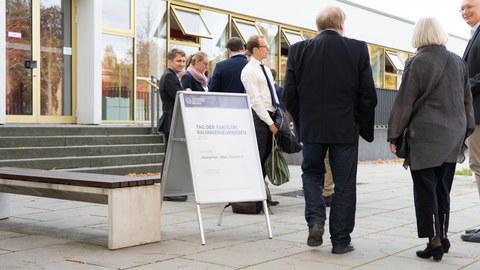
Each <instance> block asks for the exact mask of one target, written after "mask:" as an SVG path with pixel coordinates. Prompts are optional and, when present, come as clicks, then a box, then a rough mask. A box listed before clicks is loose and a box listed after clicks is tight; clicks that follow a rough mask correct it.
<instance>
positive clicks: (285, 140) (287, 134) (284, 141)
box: [275, 108, 302, 154]
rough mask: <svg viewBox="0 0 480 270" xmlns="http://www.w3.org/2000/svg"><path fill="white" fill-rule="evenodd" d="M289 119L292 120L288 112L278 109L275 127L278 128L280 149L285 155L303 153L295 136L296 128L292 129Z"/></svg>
mask: <svg viewBox="0 0 480 270" xmlns="http://www.w3.org/2000/svg"><path fill="white" fill-rule="evenodd" d="M289 119H292V117H291V116H290V114H289V113H288V112H285V111H284V110H283V109H281V108H277V116H276V118H275V126H277V128H278V133H277V139H278V147H279V148H280V150H281V151H282V152H284V153H287V154H293V153H298V152H300V151H302V145H301V144H300V142H299V140H298V138H297V136H296V135H295V127H294V126H293V127H292V128H291V127H290V123H291V122H292V121H289ZM292 123H293V122H292Z"/></svg>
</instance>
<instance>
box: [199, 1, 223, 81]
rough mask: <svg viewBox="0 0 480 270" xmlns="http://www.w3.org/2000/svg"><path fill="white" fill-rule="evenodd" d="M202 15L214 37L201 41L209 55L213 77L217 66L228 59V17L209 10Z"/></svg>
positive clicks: (209, 66)
mask: <svg viewBox="0 0 480 270" xmlns="http://www.w3.org/2000/svg"><path fill="white" fill-rule="evenodd" d="M202 13H203V18H204V19H205V22H206V23H207V24H208V25H209V26H210V30H211V31H212V36H213V39H209V38H202V39H201V44H202V51H204V52H205V53H206V54H207V55H208V59H209V60H210V64H209V65H208V69H209V70H208V72H209V74H210V76H211V75H212V74H213V70H214V69H215V65H216V64H217V63H218V62H220V61H222V60H224V59H226V58H228V55H227V48H226V46H227V41H228V37H229V27H228V15H227V14H223V13H218V12H213V11H208V10H204V11H203V12H202Z"/></svg>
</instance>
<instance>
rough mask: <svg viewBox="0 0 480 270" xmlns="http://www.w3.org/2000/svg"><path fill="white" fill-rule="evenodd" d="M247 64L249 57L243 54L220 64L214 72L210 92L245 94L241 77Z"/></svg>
mask: <svg viewBox="0 0 480 270" xmlns="http://www.w3.org/2000/svg"><path fill="white" fill-rule="evenodd" d="M247 63H248V60H247V57H246V56H245V55H243V54H236V55H234V56H232V57H230V58H228V59H226V60H223V61H221V62H219V63H218V64H217V65H216V66H215V70H214V71H213V75H212V80H211V81H210V91H211V92H228V93H245V88H244V87H243V83H242V81H241V79H240V75H241V74H242V69H243V68H244V67H245V65H246V64H247Z"/></svg>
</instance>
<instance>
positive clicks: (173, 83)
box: [157, 68, 183, 133]
mask: <svg viewBox="0 0 480 270" xmlns="http://www.w3.org/2000/svg"><path fill="white" fill-rule="evenodd" d="M158 87H159V91H160V98H161V99H162V111H163V114H162V116H161V117H160V119H159V120H158V125H157V127H158V131H160V132H163V133H169V132H170V126H171V123H172V117H173V107H174V105H175V98H176V96H177V92H178V91H182V90H183V89H182V85H181V84H180V80H179V79H178V76H177V74H176V73H175V71H173V70H172V69H170V68H168V69H167V70H165V72H164V73H163V74H162V77H161V78H160V82H159V83H158Z"/></svg>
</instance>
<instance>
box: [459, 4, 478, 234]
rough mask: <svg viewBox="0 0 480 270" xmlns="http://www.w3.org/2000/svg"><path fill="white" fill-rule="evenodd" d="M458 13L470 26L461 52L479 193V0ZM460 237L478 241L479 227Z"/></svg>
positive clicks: (472, 166)
mask: <svg viewBox="0 0 480 270" xmlns="http://www.w3.org/2000/svg"><path fill="white" fill-rule="evenodd" d="M460 14H461V15H462V18H463V20H464V21H465V22H466V23H467V24H468V25H469V26H470V27H471V28H472V29H471V30H470V40H469V41H468V44H467V47H466V49H465V52H464V53H463V60H465V62H467V66H468V77H469V78H470V87H471V91H472V97H473V111H474V115H475V131H474V132H473V134H472V135H470V137H469V138H468V140H467V144H468V149H469V152H470V159H469V161H470V169H471V170H472V172H473V174H474V177H475V181H476V182H477V188H478V194H479V195H480V34H479V32H480V0H464V1H462V2H461V6H460ZM461 238H462V240H463V241H468V242H476V243H480V228H478V229H470V230H467V231H466V232H465V233H464V234H462V235H461Z"/></svg>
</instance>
